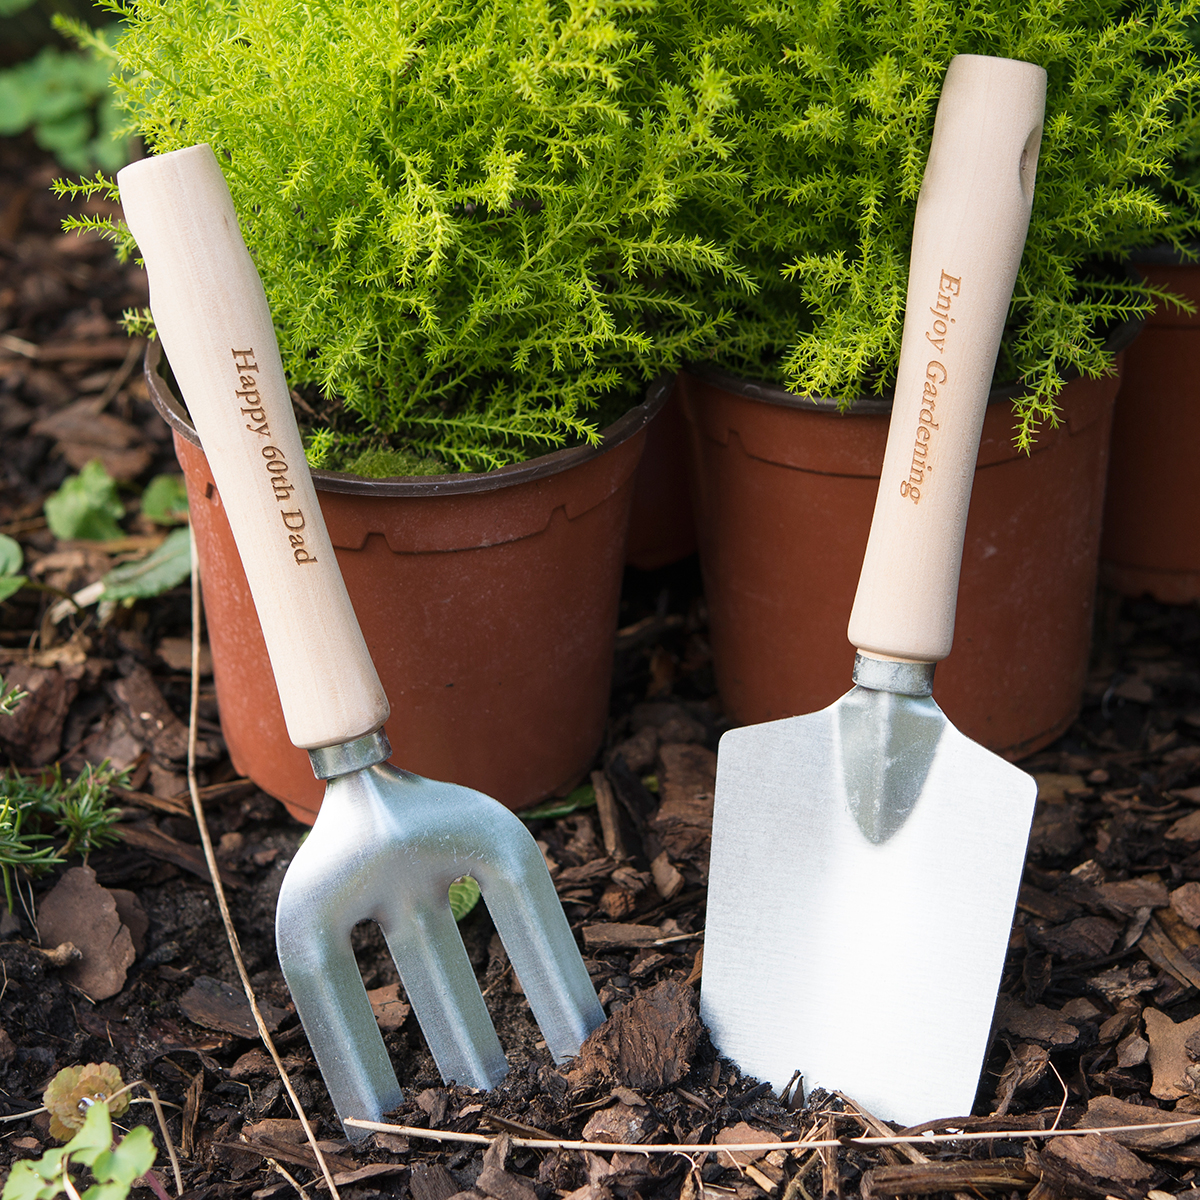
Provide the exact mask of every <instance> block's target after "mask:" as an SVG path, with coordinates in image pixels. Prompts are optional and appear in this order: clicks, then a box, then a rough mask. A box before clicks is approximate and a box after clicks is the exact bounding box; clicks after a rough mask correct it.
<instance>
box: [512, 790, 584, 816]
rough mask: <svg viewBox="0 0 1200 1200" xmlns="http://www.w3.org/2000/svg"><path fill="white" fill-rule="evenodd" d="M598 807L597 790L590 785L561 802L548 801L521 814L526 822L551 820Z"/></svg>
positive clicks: (567, 796) (563, 798)
mask: <svg viewBox="0 0 1200 1200" xmlns="http://www.w3.org/2000/svg"><path fill="white" fill-rule="evenodd" d="M595 806H596V789H595V788H594V787H592V785H591V784H590V783H585V784H581V785H580V786H579V787H577V788H576V789H575V790H574V791H573V792H571V793H570V794H569V795H566V796H563V797H562V799H561V800H547V801H546V802H545V803H544V804H539V805H538V806H537V807H536V808H527V809H525V810H524V812H522V813H521V819H522V820H525V821H540V820H549V819H550V818H551V817H565V816H567V815H568V814H570V813H573V812H578V811H579V810H580V809H581V808H594V807H595Z"/></svg>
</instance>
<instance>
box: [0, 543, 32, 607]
mask: <svg viewBox="0 0 1200 1200" xmlns="http://www.w3.org/2000/svg"><path fill="white" fill-rule="evenodd" d="M24 561H25V555H24V553H23V552H22V550H21V544H20V543H19V542H17V541H15V540H14V539H13V538H10V537H9V536H8V535H7V534H3V533H0V600H7V599H8V598H9V596H11V595H12V594H13V593H14V592H17V591H20V589H21V588H23V587H24V586H25V584H26V583H28V582H29V580H28V579H27V578H26V577H25V576H24V575H20V574H18V572H19V571H20V570H21V565H22V564H23V563H24Z"/></svg>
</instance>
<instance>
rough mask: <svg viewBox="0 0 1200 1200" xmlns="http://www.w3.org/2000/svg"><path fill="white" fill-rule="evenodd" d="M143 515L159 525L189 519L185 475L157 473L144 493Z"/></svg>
mask: <svg viewBox="0 0 1200 1200" xmlns="http://www.w3.org/2000/svg"><path fill="white" fill-rule="evenodd" d="M142 515H143V516H144V517H149V518H150V520H151V521H154V522H155V523H156V524H158V525H182V524H183V523H184V522H185V521H186V520H187V519H188V498H187V488H186V487H185V486H184V483H183V476H182V475H155V477H154V478H153V479H152V480H150V482H149V483H148V484H146V490H145V491H144V492H143V493H142Z"/></svg>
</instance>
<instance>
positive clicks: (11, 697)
mask: <svg viewBox="0 0 1200 1200" xmlns="http://www.w3.org/2000/svg"><path fill="white" fill-rule="evenodd" d="M28 695H29V693H28V692H25V691H22V690H21V688H19V687H9V686H8V684H6V683H5V682H4V676H3V675H0V717H11V716H12V715H13V713H15V712H16V711H17V707H18V706H19V705H20V703H21V701H22V700H24V699H25V697H26V696H28Z"/></svg>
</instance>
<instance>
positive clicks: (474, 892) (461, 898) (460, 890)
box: [450, 875, 479, 921]
mask: <svg viewBox="0 0 1200 1200" xmlns="http://www.w3.org/2000/svg"><path fill="white" fill-rule="evenodd" d="M478 903H479V884H478V883H476V882H475V880H474V879H472V878H471V876H470V875H464V876H463V877H462V878H461V879H456V880H455V881H454V882H453V883H452V884H451V885H450V911H451V912H452V913H453V914H454V919H455V920H456V921H461V920H462V919H463V917H465V916H466V915H467V913H469V912H470V911H471V909H473V908H474V907H475V905H476V904H478Z"/></svg>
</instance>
